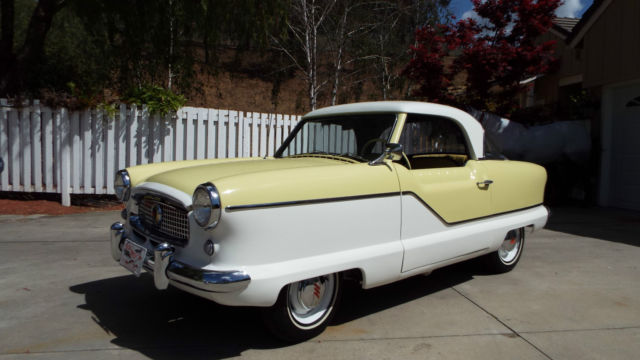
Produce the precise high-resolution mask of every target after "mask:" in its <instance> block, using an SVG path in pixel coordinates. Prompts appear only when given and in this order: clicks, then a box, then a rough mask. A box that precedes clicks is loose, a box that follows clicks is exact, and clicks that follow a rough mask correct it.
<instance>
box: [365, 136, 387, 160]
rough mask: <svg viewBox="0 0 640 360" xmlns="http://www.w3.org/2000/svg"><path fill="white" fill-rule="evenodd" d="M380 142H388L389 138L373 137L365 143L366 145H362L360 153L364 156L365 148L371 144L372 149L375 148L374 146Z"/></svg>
mask: <svg viewBox="0 0 640 360" xmlns="http://www.w3.org/2000/svg"><path fill="white" fill-rule="evenodd" d="M379 142H380V143H383V144H384V143H386V142H387V140H385V139H382V138H373V139H370V140H368V141H367V142H365V143H364V145H362V148H361V149H360V154H361V155H363V156H364V154H366V152H365V149H366V148H367V147H368V146H371V150H373V146H374V145H375V144H376V143H379Z"/></svg>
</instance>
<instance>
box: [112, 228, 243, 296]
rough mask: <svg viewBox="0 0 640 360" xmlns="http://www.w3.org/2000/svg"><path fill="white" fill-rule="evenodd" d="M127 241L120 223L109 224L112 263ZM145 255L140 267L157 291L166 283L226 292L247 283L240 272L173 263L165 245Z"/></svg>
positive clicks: (171, 252)
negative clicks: (149, 277) (142, 267)
mask: <svg viewBox="0 0 640 360" xmlns="http://www.w3.org/2000/svg"><path fill="white" fill-rule="evenodd" d="M127 238H128V237H127V234H126V232H125V230H124V225H122V223H120V222H115V223H114V224H113V225H111V256H112V257H113V259H114V260H115V261H120V256H121V255H122V244H124V242H125V240H126V239H127ZM132 241H133V240H132ZM147 254H148V255H147V257H146V259H145V260H144V268H145V270H147V271H149V272H150V273H152V274H153V282H154V284H155V286H156V288H157V289H158V290H164V289H166V288H167V287H168V286H169V282H170V281H173V282H176V283H179V284H182V285H186V286H189V287H191V288H194V289H196V290H200V291H206V292H216V293H227V292H233V291H238V290H242V289H244V288H246V287H247V286H248V285H249V281H251V277H250V276H249V275H248V274H247V273H245V272H244V271H239V270H232V271H215V270H205V269H200V268H195V267H192V266H190V265H187V264H185V263H182V262H180V261H177V260H174V259H173V255H174V248H173V247H171V245H169V244H168V243H162V244H160V245H158V246H156V247H155V248H153V249H151V251H148V252H147Z"/></svg>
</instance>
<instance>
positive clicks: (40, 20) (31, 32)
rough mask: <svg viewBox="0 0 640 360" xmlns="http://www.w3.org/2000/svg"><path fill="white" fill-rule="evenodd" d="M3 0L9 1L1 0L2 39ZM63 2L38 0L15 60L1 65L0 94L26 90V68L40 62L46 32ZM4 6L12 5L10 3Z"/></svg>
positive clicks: (61, 0)
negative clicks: (3, 65)
mask: <svg viewBox="0 0 640 360" xmlns="http://www.w3.org/2000/svg"><path fill="white" fill-rule="evenodd" d="M5 2H11V1H9V0H2V7H3V9H2V10H3V12H2V20H3V25H2V27H3V29H2V30H3V40H4V16H5V13H4V7H5ZM63 4H64V0H40V1H38V5H36V8H35V10H33V14H32V15H31V20H30V21H29V27H28V28H27V33H26V36H25V40H24V44H23V45H22V47H21V48H20V51H19V52H18V54H17V55H16V56H15V61H13V62H12V63H11V64H9V65H10V66H8V67H3V68H2V69H1V70H0V71H1V73H0V95H3V96H5V95H8V94H13V95H18V94H20V93H22V92H23V91H24V90H26V80H27V79H26V75H27V70H32V69H34V67H35V66H37V65H38V64H39V63H40V60H41V58H42V54H43V52H44V43H45V39H46V36H47V32H49V28H51V21H52V20H53V16H54V15H55V14H56V13H57V12H58V11H59V10H60V8H61V6H62V5H63ZM6 6H12V4H11V5H6ZM11 32H12V31H11ZM12 55H13V54H12Z"/></svg>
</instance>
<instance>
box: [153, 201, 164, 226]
mask: <svg viewBox="0 0 640 360" xmlns="http://www.w3.org/2000/svg"><path fill="white" fill-rule="evenodd" d="M151 218H152V219H153V223H154V224H155V225H156V226H160V223H161V222H162V208H161V207H160V204H156V205H155V206H154V207H153V208H152V209H151Z"/></svg>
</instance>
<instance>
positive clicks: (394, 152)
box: [369, 143, 403, 166]
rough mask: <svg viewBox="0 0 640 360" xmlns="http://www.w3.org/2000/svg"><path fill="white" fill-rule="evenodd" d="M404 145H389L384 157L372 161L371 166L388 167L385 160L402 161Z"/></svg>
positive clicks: (386, 147)
mask: <svg viewBox="0 0 640 360" xmlns="http://www.w3.org/2000/svg"><path fill="white" fill-rule="evenodd" d="M402 150H403V147H402V144H396V143H387V145H386V146H385V149H384V152H383V153H382V155H380V156H379V157H378V158H377V159H375V160H371V161H370V162H369V165H372V166H375V165H387V166H388V164H387V163H385V162H384V160H387V159H389V160H393V161H396V160H400V159H402Z"/></svg>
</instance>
